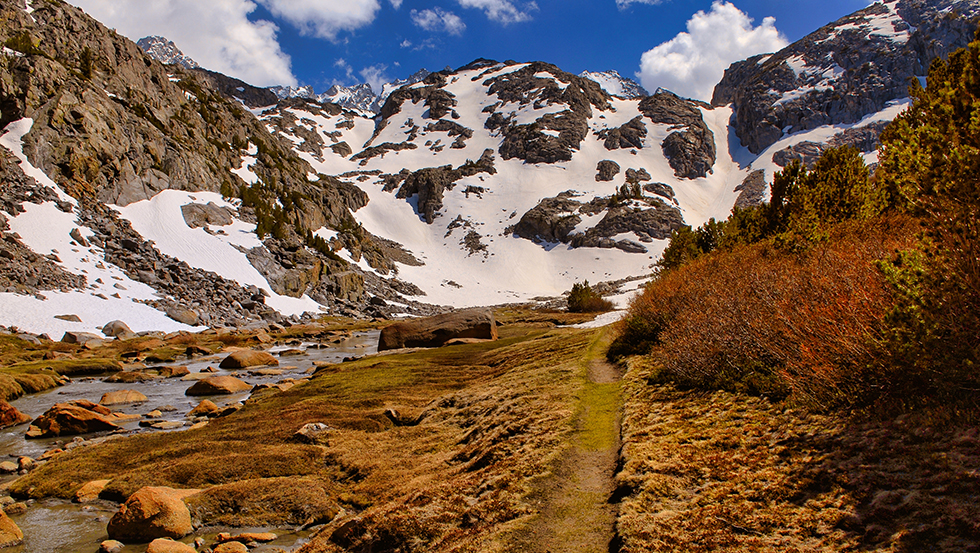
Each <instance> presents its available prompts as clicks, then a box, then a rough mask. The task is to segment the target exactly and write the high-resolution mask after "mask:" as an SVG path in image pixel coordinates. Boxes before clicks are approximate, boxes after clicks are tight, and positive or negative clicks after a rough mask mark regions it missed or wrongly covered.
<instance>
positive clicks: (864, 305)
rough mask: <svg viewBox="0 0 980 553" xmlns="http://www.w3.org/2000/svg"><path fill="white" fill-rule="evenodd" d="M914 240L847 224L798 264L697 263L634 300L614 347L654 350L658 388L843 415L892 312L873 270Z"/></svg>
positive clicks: (902, 228) (752, 249)
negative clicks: (731, 394)
mask: <svg viewBox="0 0 980 553" xmlns="http://www.w3.org/2000/svg"><path fill="white" fill-rule="evenodd" d="M915 230H916V226H915V224H914V222H913V221H912V220H911V219H908V218H893V219H889V220H876V221H869V222H861V223H856V222H855V223H846V224H844V225H842V226H838V227H836V228H835V229H834V230H833V231H832V236H831V239H830V240H828V241H826V242H822V243H820V244H816V245H814V246H813V248H812V249H810V250H808V251H807V252H806V253H803V254H788V253H784V252H780V251H777V250H774V249H773V248H772V247H771V246H767V245H764V244H755V245H752V246H743V247H738V248H736V249H735V250H734V251H732V252H727V253H718V252H716V253H714V254H711V255H707V256H705V257H703V258H700V259H698V260H696V261H694V262H692V263H690V264H688V265H685V266H683V267H681V268H680V269H677V270H674V271H670V272H667V273H665V274H664V275H663V276H662V277H661V278H659V279H658V280H656V281H655V282H653V283H652V284H651V285H650V286H649V287H648V288H647V290H646V291H645V293H644V294H643V295H642V296H640V297H638V298H637V299H636V300H634V302H633V304H632V305H631V307H630V312H629V314H628V315H627V317H626V318H625V320H624V321H623V323H621V324H622V330H623V332H624V337H628V338H627V339H628V340H630V341H631V342H642V341H643V340H646V341H647V343H648V344H653V345H655V347H654V354H655V356H656V357H657V359H658V360H659V361H660V363H661V364H662V368H663V372H662V373H661V375H662V377H664V378H666V379H669V380H673V381H675V382H677V383H678V384H681V385H686V386H693V387H707V388H723V389H728V390H733V391H745V392H749V393H757V394H762V395H768V396H773V397H786V396H792V397H793V398H794V399H795V400H797V401H799V402H802V403H805V404H808V405H810V406H813V407H818V408H830V407H833V406H838V405H841V404H845V403H850V402H852V401H853V399H854V398H855V397H858V396H862V397H863V394H861V393H860V392H861V390H860V388H862V387H864V386H867V385H868V382H869V377H868V374H867V372H868V369H867V367H869V366H871V365H873V363H872V362H873V361H874V358H875V356H876V355H877V353H876V348H875V346H874V344H875V343H876V341H877V340H878V339H879V337H880V336H881V333H882V330H883V328H882V326H883V324H882V320H883V317H884V315H885V314H886V313H887V311H888V310H889V309H890V308H891V307H892V306H893V303H894V300H893V298H892V293H891V290H890V288H889V286H888V284H887V282H886V281H885V278H884V277H883V276H882V273H881V271H880V270H879V269H878V267H877V262H878V261H879V260H881V259H885V258H888V257H889V256H891V255H892V254H893V253H894V252H895V251H896V250H901V249H905V248H909V247H911V246H912V244H913V243H914V240H915ZM636 329H641V331H637V330H636ZM642 329H646V331H647V333H649V332H656V333H657V335H656V336H644V333H643V331H642ZM631 333H632V334H631Z"/></svg>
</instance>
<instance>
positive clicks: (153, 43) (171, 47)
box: [136, 36, 200, 69]
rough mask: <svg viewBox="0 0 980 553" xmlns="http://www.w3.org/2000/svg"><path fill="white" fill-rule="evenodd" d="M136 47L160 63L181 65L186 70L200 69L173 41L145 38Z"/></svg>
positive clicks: (155, 37)
mask: <svg viewBox="0 0 980 553" xmlns="http://www.w3.org/2000/svg"><path fill="white" fill-rule="evenodd" d="M136 45H137V46H139V47H140V48H142V49H143V51H144V52H146V53H147V54H149V55H150V57H151V58H153V59H155V60H157V61H159V62H160V63H165V64H170V65H180V66H181V67H184V68H186V69H196V68H198V67H200V65H198V64H197V62H196V61H194V60H193V59H191V57H190V56H187V55H184V53H183V52H181V51H180V48H177V45H176V44H174V43H173V41H172V40H167V39H166V38H164V37H162V36H147V37H143V38H141V39H139V41H138V42H137V43H136Z"/></svg>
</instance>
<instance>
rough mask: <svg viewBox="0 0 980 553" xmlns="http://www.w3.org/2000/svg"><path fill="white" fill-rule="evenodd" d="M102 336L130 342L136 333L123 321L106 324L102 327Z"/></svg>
mask: <svg viewBox="0 0 980 553" xmlns="http://www.w3.org/2000/svg"><path fill="white" fill-rule="evenodd" d="M102 334H105V335H106V336H109V337H111V338H118V339H119V340H129V339H130V338H135V337H136V333H135V332H133V329H131V328H129V325H127V324H126V323H124V322H122V321H112V322H111V323H106V325H105V326H103V327H102Z"/></svg>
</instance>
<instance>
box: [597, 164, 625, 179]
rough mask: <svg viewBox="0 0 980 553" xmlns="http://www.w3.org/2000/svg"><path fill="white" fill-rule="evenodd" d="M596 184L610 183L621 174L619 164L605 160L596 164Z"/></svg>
mask: <svg viewBox="0 0 980 553" xmlns="http://www.w3.org/2000/svg"><path fill="white" fill-rule="evenodd" d="M595 170H596V174H595V180H596V182H609V181H611V180H613V179H614V178H616V175H618V174H619V164H618V163H616V162H615V161H610V160H608V159H604V160H602V161H600V162H599V163H598V164H596V168H595Z"/></svg>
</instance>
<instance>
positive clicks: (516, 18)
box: [458, 0, 538, 25]
mask: <svg viewBox="0 0 980 553" xmlns="http://www.w3.org/2000/svg"><path fill="white" fill-rule="evenodd" d="M458 1H459V5H460V6H463V7H464V8H476V9H480V10H483V12H484V13H486V14H487V17H488V18H490V19H491V20H492V21H497V22H498V23H503V24H504V25H507V24H510V23H520V22H522V21H529V20H530V19H531V12H536V11H538V5H537V4H536V3H535V2H528V3H526V4H524V6H523V7H522V8H520V9H518V8H517V6H515V5H514V4H513V3H512V2H511V1H510V0H458Z"/></svg>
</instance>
